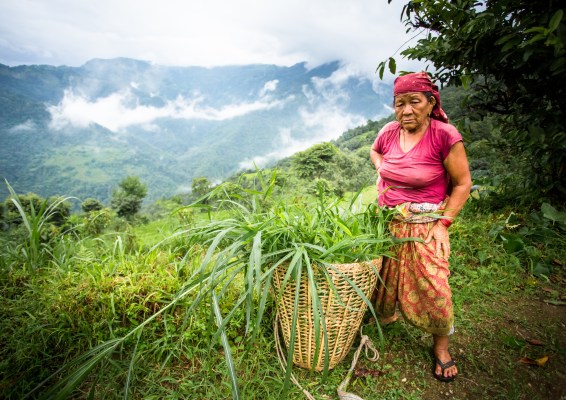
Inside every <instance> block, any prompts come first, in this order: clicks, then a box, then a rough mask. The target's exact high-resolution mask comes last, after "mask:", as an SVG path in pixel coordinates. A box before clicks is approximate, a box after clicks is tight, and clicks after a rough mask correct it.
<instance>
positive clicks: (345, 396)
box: [273, 313, 379, 400]
mask: <svg viewBox="0 0 566 400" xmlns="http://www.w3.org/2000/svg"><path fill="white" fill-rule="evenodd" d="M362 329H363V328H360V336H361V337H362V338H361V340H360V345H359V346H358V349H357V350H356V352H355V353H354V358H353V359H352V364H351V366H350V370H349V371H348V374H347V375H346V378H344V380H343V381H342V383H340V386H338V389H337V392H338V397H339V398H340V400H364V399H362V398H361V397H360V396H358V395H355V394H353V393H348V392H346V387H347V386H348V384H349V383H350V379H352V375H353V374H354V369H355V368H356V365H357V364H358V359H359V358H360V354H361V352H362V350H364V354H365V356H366V358H367V359H368V360H369V361H374V362H375V361H377V360H379V352H378V351H377V349H376V348H375V346H374V344H373V342H372V341H371V339H370V338H369V337H368V336H367V335H364V334H363V332H362ZM273 336H274V339H275V349H276V351H277V359H278V360H279V364H280V365H281V368H282V369H283V370H284V371H285V369H286V367H287V361H286V360H285V353H284V352H283V349H282V347H281V340H280V339H279V313H276V314H275V320H274V321H273ZM370 352H371V355H370ZM291 382H293V384H294V385H295V386H297V387H298V388H299V389H301V391H302V392H303V394H304V395H305V397H306V398H307V399H308V400H316V399H315V398H314V396H313V395H312V394H311V393H310V392H309V391H308V390H306V389H304V388H303V387H302V386H301V384H300V383H299V381H298V380H297V378H296V377H295V374H293V373H291Z"/></svg>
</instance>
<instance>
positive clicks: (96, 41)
mask: <svg viewBox="0 0 566 400" xmlns="http://www.w3.org/2000/svg"><path fill="white" fill-rule="evenodd" d="M402 7H403V2H395V1H394V2H392V3H391V4H387V2H385V1H375V0H356V1H350V2H348V1H343V0H310V1H308V2H305V1H303V0H270V1H259V0H239V1H230V0H210V1H185V0H168V1H167V2H164V3H162V2H156V1H152V0H120V1H119V2H116V1H114V0H98V1H96V2H85V1H71V0H26V1H22V0H3V1H1V2H0V38H1V39H0V62H3V63H5V64H8V65H17V64H30V63H31V64H38V63H41V64H54V65H61V64H64V65H72V66H78V65H82V64H84V63H85V62H86V61H88V60H90V59H92V58H114V57H130V58H136V59H143V60H148V61H151V62H154V63H158V64H163V65H201V66H213V65H229V64H255V63H260V64H277V65H287V66H288V65H292V64H295V63H297V62H302V61H306V62H308V63H309V65H313V66H315V65H320V64H322V63H325V62H328V61H333V60H341V61H343V62H344V63H345V64H348V65H351V66H352V68H355V69H357V70H358V71H361V72H362V73H363V74H365V75H368V76H375V69H376V67H377V64H378V62H379V61H381V60H384V59H387V58H388V57H389V56H391V55H393V53H395V51H397V49H398V48H399V47H400V46H402V45H403V44H404V43H405V42H406V41H407V39H409V35H408V34H407V33H405V26H404V25H403V24H402V22H401V21H400V16H401V10H402ZM398 61H399V68H400V69H406V68H404V66H403V63H402V62H401V60H398Z"/></svg>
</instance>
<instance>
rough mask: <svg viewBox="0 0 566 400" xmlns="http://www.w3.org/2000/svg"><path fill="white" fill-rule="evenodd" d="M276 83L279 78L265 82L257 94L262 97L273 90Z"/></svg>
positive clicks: (275, 87)
mask: <svg viewBox="0 0 566 400" xmlns="http://www.w3.org/2000/svg"><path fill="white" fill-rule="evenodd" d="M278 84H279V80H277V79H274V80H272V81H268V82H265V85H263V88H262V89H261V90H260V91H259V96H260V97H264V96H265V95H266V94H267V93H269V92H274V91H275V90H276V89H277V85H278Z"/></svg>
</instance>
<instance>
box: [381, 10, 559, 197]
mask: <svg viewBox="0 0 566 400" xmlns="http://www.w3.org/2000/svg"><path fill="white" fill-rule="evenodd" d="M388 2H389V3H391V0H388ZM402 15H403V17H404V23H405V25H406V26H407V27H408V28H409V30H411V29H412V30H415V31H422V32H425V33H426V34H425V36H424V37H422V38H421V39H419V40H418V41H417V43H416V44H415V45H414V46H412V47H408V48H406V49H405V50H403V51H402V52H401V54H402V55H403V56H405V57H407V58H409V59H411V60H423V59H425V60H429V61H430V62H431V63H432V66H433V67H434V72H433V73H432V74H431V75H432V77H433V79H435V80H439V81H440V82H443V83H445V84H448V85H464V86H465V87H467V88H470V95H469V96H468V106H469V108H470V110H473V111H476V112H477V113H478V116H480V117H482V116H485V115H487V113H495V114H497V115H500V116H501V119H500V121H501V122H500V124H501V126H500V128H501V130H500V132H501V135H502V137H504V138H505V139H506V142H507V144H509V145H510V146H512V148H513V149H514V151H515V156H516V157H517V158H518V159H522V160H523V165H524V166H525V167H527V168H528V170H527V171H526V173H524V174H523V183H524V185H525V187H526V188H528V189H530V190H533V189H534V190H535V191H536V193H539V194H543V195H547V196H549V197H554V198H558V199H560V198H561V197H562V198H563V196H564V193H565V192H566V184H565V175H566V167H565V160H566V151H565V150H566V132H565V130H564V122H563V121H564V111H565V108H566V19H565V18H564V4H563V1H559V0H497V1H494V0H485V1H478V0H453V1H452V0H451V1H448V0H440V1H439V0H419V1H409V2H408V3H407V4H406V5H405V7H404V8H403V12H402ZM386 66H388V67H389V69H390V71H391V72H392V73H395V69H396V65H395V60H394V58H390V59H389V60H387V61H384V62H381V63H380V64H379V66H378V71H379V73H380V76H383V72H384V69H385V67H386ZM543 197H544V196H543Z"/></svg>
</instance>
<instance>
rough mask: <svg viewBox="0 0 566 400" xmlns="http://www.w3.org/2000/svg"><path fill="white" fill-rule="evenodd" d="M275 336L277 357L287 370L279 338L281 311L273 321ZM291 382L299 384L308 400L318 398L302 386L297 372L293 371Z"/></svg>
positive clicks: (282, 366)
mask: <svg viewBox="0 0 566 400" xmlns="http://www.w3.org/2000/svg"><path fill="white" fill-rule="evenodd" d="M273 336H274V338H275V348H276V350H277V358H278V359H279V364H280V365H281V368H282V369H283V371H285V370H286V368H287V361H286V360H285V353H284V352H283V349H282V348H281V341H280V340H279V313H276V314H275V320H274V321H273ZM291 382H293V384H295V386H297V387H298V388H299V389H301V391H302V392H303V394H304V395H305V397H306V398H307V399H308V400H316V399H315V398H314V396H313V395H312V394H310V392H309V391H308V390H306V389H304V388H303V387H302V386H301V384H300V383H299V381H298V380H297V378H296V377H295V374H293V373H291Z"/></svg>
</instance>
